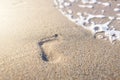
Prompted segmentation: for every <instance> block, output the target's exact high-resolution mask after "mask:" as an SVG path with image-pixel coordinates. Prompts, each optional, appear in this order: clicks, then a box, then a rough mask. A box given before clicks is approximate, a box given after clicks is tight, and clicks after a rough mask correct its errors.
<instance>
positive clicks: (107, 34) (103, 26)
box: [54, 0, 120, 42]
mask: <svg viewBox="0 0 120 80" xmlns="http://www.w3.org/2000/svg"><path fill="white" fill-rule="evenodd" d="M77 2H82V4H74V3H77ZM54 3H55V5H56V6H57V8H58V9H59V11H60V12H61V13H62V14H63V15H64V16H66V17H67V18H68V19H69V20H71V21H72V22H74V23H76V24H77V25H79V26H81V27H83V28H85V29H87V30H90V31H91V33H92V34H93V35H94V36H96V34H97V33H103V34H104V35H99V37H98V38H99V39H103V38H105V39H106V38H108V39H109V41H110V42H113V41H116V40H119V41H120V31H118V30H116V29H115V28H114V27H113V26H111V25H110V24H111V23H112V22H113V21H114V22H115V20H116V21H120V15H119V14H120V13H118V12H119V11H120V8H119V6H120V3H116V7H115V8H114V9H113V12H116V16H111V15H104V14H105V12H106V11H105V10H104V9H102V10H101V14H100V13H99V14H93V13H89V12H87V11H86V12H77V13H76V14H75V15H76V16H78V17H77V18H75V17H74V14H73V11H74V10H72V9H71V6H72V5H73V4H74V5H77V6H78V8H79V9H81V8H82V9H83V8H85V9H86V8H87V9H93V10H94V7H95V5H99V6H104V8H106V7H110V6H111V5H112V3H110V2H105V1H104V2H100V1H98V0H81V1H79V0H54ZM74 5H73V7H74ZM64 9H65V10H64ZM66 9H67V10H66ZM96 18H97V19H101V20H102V19H104V18H107V19H108V21H107V22H105V23H97V22H96V21H92V19H96ZM101 20H100V21H101ZM112 27H113V28H112Z"/></svg>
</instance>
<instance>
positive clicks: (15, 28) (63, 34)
mask: <svg viewBox="0 0 120 80" xmlns="http://www.w3.org/2000/svg"><path fill="white" fill-rule="evenodd" d="M54 34H58V37H53V40H52V41H46V42H45V43H43V44H42V45H40V42H41V40H42V39H43V38H47V39H50V40H51V38H48V37H50V36H52V35H54ZM44 40H45V39H44ZM42 42H44V41H42ZM42 42H41V43H42ZM41 48H42V49H43V50H44V53H45V55H47V59H48V61H45V59H42V57H41V54H42V53H41V52H42V49H41ZM45 55H43V58H44V57H45ZM45 58H46V57H45ZM0 80H120V42H117V44H114V45H113V44H111V43H110V42H109V41H104V40H98V39H94V38H93V36H92V35H91V34H90V32H88V31H86V30H84V29H83V28H81V27H80V26H76V25H75V24H74V23H72V22H70V21H68V20H67V18H65V17H64V16H62V14H60V13H59V12H58V11H57V10H56V8H55V7H54V5H53V0H34V1H33V0H24V1H22V0H4V1H3V0H1V2H0Z"/></svg>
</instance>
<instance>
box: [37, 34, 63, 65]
mask: <svg viewBox="0 0 120 80" xmlns="http://www.w3.org/2000/svg"><path fill="white" fill-rule="evenodd" d="M60 43H61V42H60V41H59V36H58V34H55V35H53V36H50V37H47V38H44V39H42V40H41V41H40V42H39V43H38V44H39V47H40V49H41V58H42V60H43V61H46V62H49V63H57V62H59V61H61V59H62V57H63V55H62V54H60V52H59V50H58V47H59V44H60Z"/></svg>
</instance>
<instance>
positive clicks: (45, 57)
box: [38, 34, 58, 62]
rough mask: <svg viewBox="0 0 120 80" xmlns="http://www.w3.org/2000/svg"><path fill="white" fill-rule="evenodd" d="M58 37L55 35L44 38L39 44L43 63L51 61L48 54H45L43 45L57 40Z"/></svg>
mask: <svg viewBox="0 0 120 80" xmlns="http://www.w3.org/2000/svg"><path fill="white" fill-rule="evenodd" d="M57 37H58V34H55V35H53V36H51V37H47V38H44V39H42V40H41V41H40V42H39V43H38V45H39V47H40V49H41V54H40V56H41V58H42V60H43V61H46V62H47V61H49V59H48V56H47V55H46V53H45V51H44V49H43V47H42V46H43V45H44V43H46V42H49V41H53V40H55V39H56V38H57Z"/></svg>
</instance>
